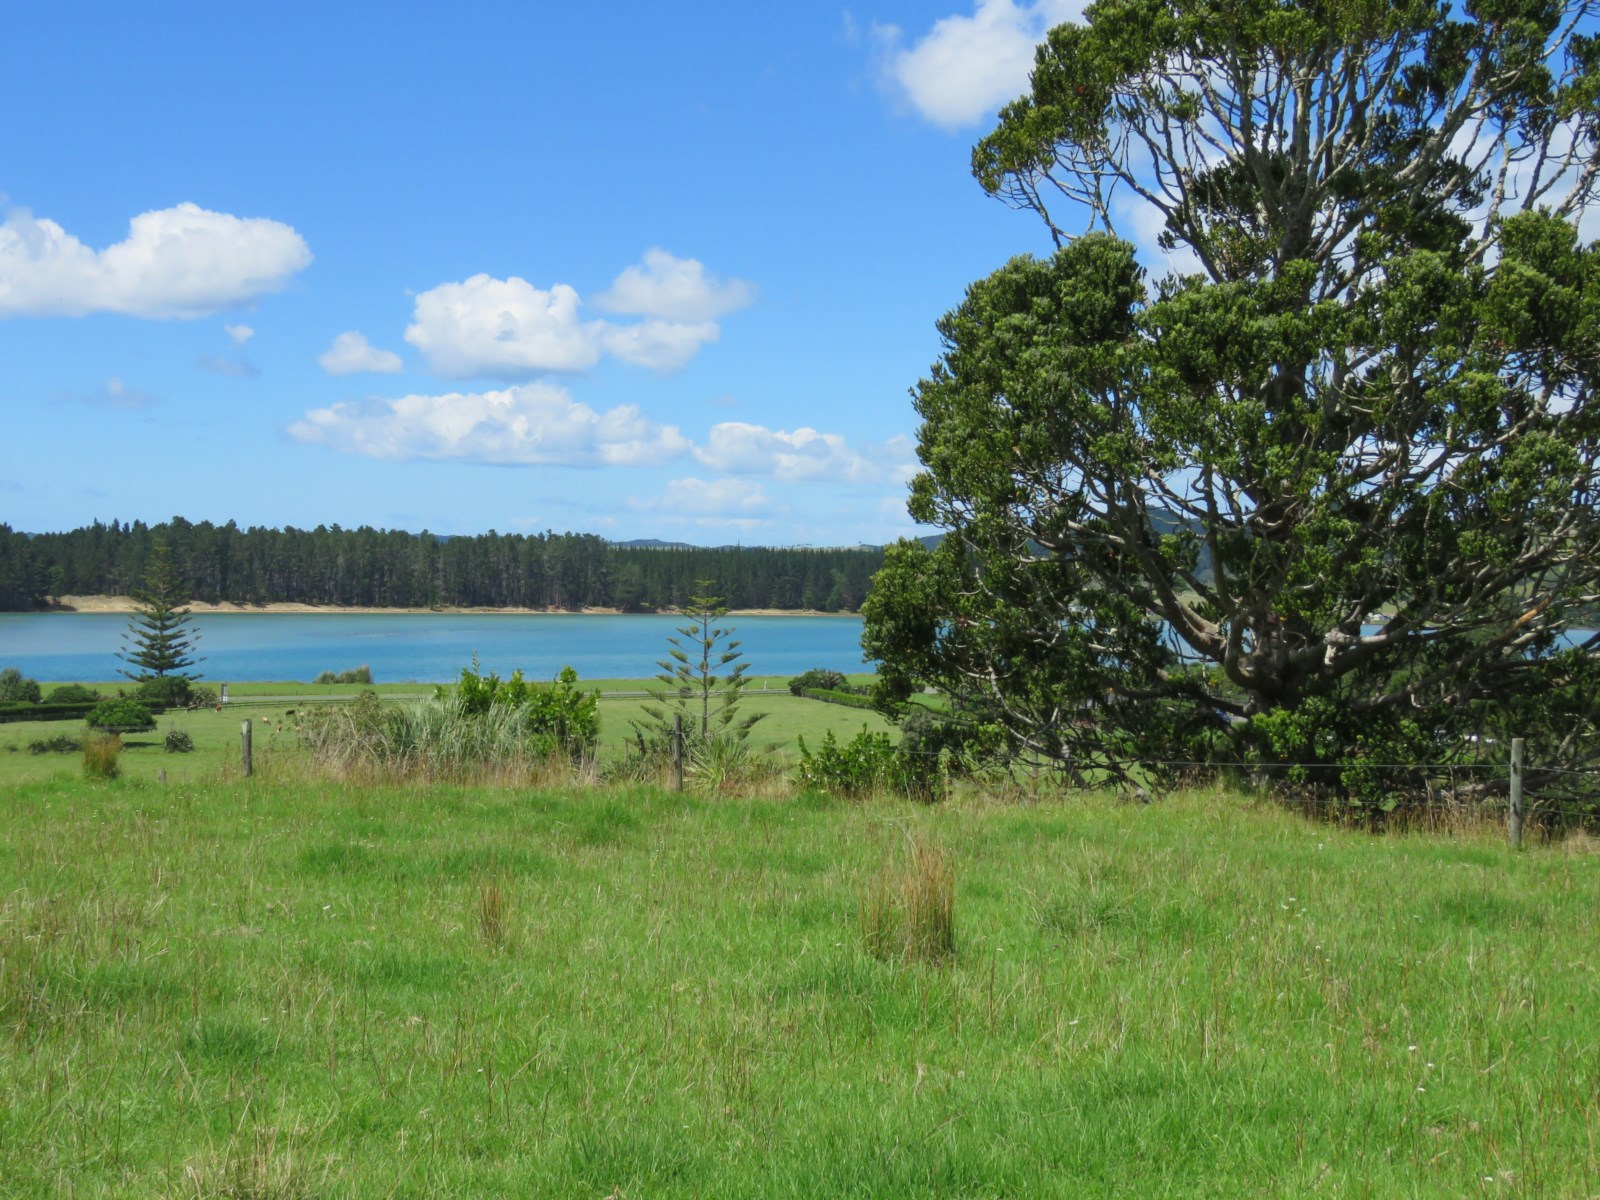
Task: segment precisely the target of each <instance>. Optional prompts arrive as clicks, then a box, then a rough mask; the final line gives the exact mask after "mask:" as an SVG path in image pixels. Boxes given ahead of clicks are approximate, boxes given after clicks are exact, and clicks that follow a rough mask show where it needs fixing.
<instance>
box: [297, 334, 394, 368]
mask: <svg viewBox="0 0 1600 1200" xmlns="http://www.w3.org/2000/svg"><path fill="white" fill-rule="evenodd" d="M317 362H318V363H320V364H321V366H322V369H323V370H324V371H326V372H327V373H328V374H329V375H354V374H356V373H358V372H361V371H375V372H377V373H378V374H382V375H392V374H394V373H395V372H396V371H398V370H400V368H401V366H402V365H403V364H402V363H401V362H400V356H399V355H398V354H396V353H395V352H394V351H393V350H380V349H378V347H376V346H374V345H373V344H372V343H371V342H369V341H367V339H366V336H365V335H364V334H362V333H359V332H358V331H356V330H354V329H350V330H346V331H345V332H344V333H341V334H340V335H339V336H338V337H336V338H334V339H333V345H331V346H329V347H328V348H327V349H326V350H324V351H323V352H322V353H321V354H319V355H318V356H317Z"/></svg>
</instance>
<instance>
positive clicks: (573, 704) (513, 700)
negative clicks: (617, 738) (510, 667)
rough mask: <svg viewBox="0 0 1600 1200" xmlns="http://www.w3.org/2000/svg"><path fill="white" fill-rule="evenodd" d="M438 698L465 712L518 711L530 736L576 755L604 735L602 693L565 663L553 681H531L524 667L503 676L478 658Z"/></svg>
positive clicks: (439, 690) (591, 747) (440, 689)
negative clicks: (582, 684) (585, 685)
mask: <svg viewBox="0 0 1600 1200" xmlns="http://www.w3.org/2000/svg"><path fill="white" fill-rule="evenodd" d="M434 698H435V699H438V700H451V699H453V700H455V701H456V702H457V703H459V704H460V706H461V711H462V712H463V713H464V714H465V715H467V716H482V715H484V714H486V713H488V712H490V711H492V710H496V709H499V710H504V711H515V712H517V713H518V714H519V719H520V720H521V722H522V724H523V725H524V727H525V728H526V731H527V734H528V736H529V737H530V738H532V739H535V740H538V741H543V742H547V743H552V745H551V746H550V748H551V749H561V750H564V751H566V752H567V753H568V754H570V755H572V756H573V757H575V758H576V757H578V756H579V755H582V754H587V753H590V752H592V751H593V750H594V747H595V744H596V743H597V742H598V741H599V740H600V693H599V692H585V691H583V690H582V689H581V688H579V687H578V673H577V672H576V671H574V670H573V669H572V668H571V667H562V668H561V673H560V674H559V675H557V676H556V677H555V679H554V680H552V681H551V682H550V683H547V684H546V683H529V682H528V681H527V680H525V679H523V677H522V672H521V671H515V672H513V673H512V675H511V678H510V679H507V680H504V681H502V680H501V679H500V677H499V676H498V675H496V674H495V673H494V672H492V671H491V672H490V673H489V674H487V675H484V674H482V673H481V672H480V671H479V670H478V663H477V659H476V658H474V659H473V663H472V666H470V667H464V668H462V671H461V680H460V682H458V683H457V684H456V685H455V686H454V687H448V686H440V687H438V688H436V689H435V690H434Z"/></svg>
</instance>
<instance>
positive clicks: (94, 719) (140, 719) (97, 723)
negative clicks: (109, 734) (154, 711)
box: [86, 696, 156, 732]
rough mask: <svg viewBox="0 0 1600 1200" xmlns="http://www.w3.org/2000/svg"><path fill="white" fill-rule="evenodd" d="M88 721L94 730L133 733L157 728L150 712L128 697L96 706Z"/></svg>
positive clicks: (121, 697) (120, 697)
mask: <svg viewBox="0 0 1600 1200" xmlns="http://www.w3.org/2000/svg"><path fill="white" fill-rule="evenodd" d="M86 720H87V721H88V723H89V725H90V727H91V728H94V729H124V730H128V731H130V732H132V731H135V730H144V729H154V728H155V727H156V722H155V718H154V717H152V716H151V715H150V710H149V709H148V708H146V707H145V706H144V705H143V704H140V703H139V702H138V701H137V700H130V699H128V698H127V697H126V696H119V697H117V698H116V699H115V700H107V701H104V702H103V703H101V704H99V705H96V706H95V708H94V709H93V711H91V712H90V713H89V715H88V717H87V718H86Z"/></svg>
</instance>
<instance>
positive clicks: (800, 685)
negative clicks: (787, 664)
mask: <svg viewBox="0 0 1600 1200" xmlns="http://www.w3.org/2000/svg"><path fill="white" fill-rule="evenodd" d="M809 688H821V689H823V690H824V691H831V692H843V691H848V690H849V688H850V681H849V680H847V679H846V678H845V677H844V676H843V675H841V674H839V672H838V671H830V670H828V669H827V668H825V667H814V668H812V669H811V670H809V671H806V672H803V673H802V674H799V675H796V676H795V677H794V678H793V679H791V680H789V691H790V693H791V694H792V695H796V696H802V695H804V694H805V693H806V691H807V689H809Z"/></svg>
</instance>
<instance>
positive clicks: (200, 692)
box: [189, 684, 217, 708]
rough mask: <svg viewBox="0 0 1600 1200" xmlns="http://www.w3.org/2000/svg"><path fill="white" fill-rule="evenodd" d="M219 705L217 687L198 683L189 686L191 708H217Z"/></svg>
mask: <svg viewBox="0 0 1600 1200" xmlns="http://www.w3.org/2000/svg"><path fill="white" fill-rule="evenodd" d="M216 706H217V689H216V688H210V687H206V686H205V685H204V684H197V685H194V686H192V687H190V688H189V707H190V708H215V707H216Z"/></svg>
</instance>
